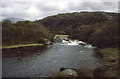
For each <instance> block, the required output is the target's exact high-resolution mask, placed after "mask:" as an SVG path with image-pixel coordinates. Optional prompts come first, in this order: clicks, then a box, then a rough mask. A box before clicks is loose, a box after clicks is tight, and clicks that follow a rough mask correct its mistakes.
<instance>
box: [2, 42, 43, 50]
mask: <svg viewBox="0 0 120 79" xmlns="http://www.w3.org/2000/svg"><path fill="white" fill-rule="evenodd" d="M41 45H44V44H38V43H36V44H21V45H11V46H3V47H2V49H9V48H19V47H29V46H41ZM0 49H1V48H0Z"/></svg>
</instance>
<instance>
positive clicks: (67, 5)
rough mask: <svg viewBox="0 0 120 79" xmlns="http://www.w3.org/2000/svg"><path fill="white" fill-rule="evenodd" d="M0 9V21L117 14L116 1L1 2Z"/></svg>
mask: <svg viewBox="0 0 120 79" xmlns="http://www.w3.org/2000/svg"><path fill="white" fill-rule="evenodd" d="M113 1H114V2H113ZM0 9H1V11H0V20H1V19H2V18H5V17H17V18H22V19H26V20H38V19H42V18H44V17H47V16H51V15H56V14H58V13H67V12H81V11H105V12H118V0H111V1H110V0H109V1H108V0H107V1H105V0H104V2H103V0H95V1H94V0H91V1H90V0H89V1H87V0H86V1H85V0H39V1H38V0H23V1H22V0H2V5H0Z"/></svg>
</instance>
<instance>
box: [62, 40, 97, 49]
mask: <svg viewBox="0 0 120 79" xmlns="http://www.w3.org/2000/svg"><path fill="white" fill-rule="evenodd" d="M81 44H84V47H85V48H95V47H94V46H92V45H90V44H86V43H85V42H83V41H79V40H62V44H61V45H72V46H74V45H81Z"/></svg>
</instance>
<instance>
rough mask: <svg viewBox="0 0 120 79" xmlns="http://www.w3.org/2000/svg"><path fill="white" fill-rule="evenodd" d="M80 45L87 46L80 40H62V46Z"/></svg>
mask: <svg viewBox="0 0 120 79" xmlns="http://www.w3.org/2000/svg"><path fill="white" fill-rule="evenodd" d="M80 43H81V44H85V45H86V43H85V42H83V41H78V40H68V41H66V40H62V44H61V45H79V44H80Z"/></svg>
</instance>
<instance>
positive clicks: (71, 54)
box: [3, 39, 102, 77]
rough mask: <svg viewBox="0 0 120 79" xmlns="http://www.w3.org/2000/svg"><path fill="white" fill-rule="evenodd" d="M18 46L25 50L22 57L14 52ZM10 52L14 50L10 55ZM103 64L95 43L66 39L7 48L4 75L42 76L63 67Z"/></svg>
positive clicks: (90, 67) (91, 67)
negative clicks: (38, 44)
mask: <svg viewBox="0 0 120 79" xmlns="http://www.w3.org/2000/svg"><path fill="white" fill-rule="evenodd" d="M79 43H82V44H85V46H83V45H79ZM16 50H19V51H20V52H22V53H23V54H22V55H21V58H20V60H17V56H16V54H14V53H15V52H16ZM28 50H29V51H28ZM9 53H13V54H12V55H11V56H8V54H9ZM4 54H7V55H4ZM99 66H102V61H101V59H100V58H98V57H96V54H95V52H94V47H93V46H91V45H86V43H84V42H82V41H77V40H69V41H66V40H65V39H64V40H62V42H61V43H55V44H54V45H49V46H47V47H42V48H41V47H36V48H35V47H34V48H27V49H24V48H22V49H10V50H7V51H4V50H3V77H40V76H47V75H49V74H51V73H54V72H58V71H59V69H60V68H61V67H64V68H76V69H94V68H96V67H99Z"/></svg>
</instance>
